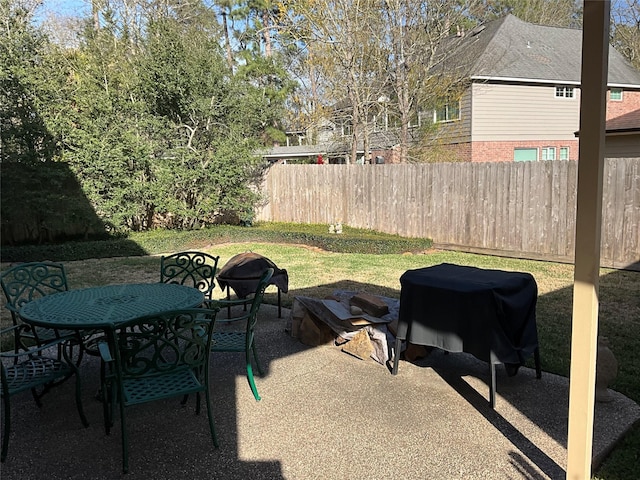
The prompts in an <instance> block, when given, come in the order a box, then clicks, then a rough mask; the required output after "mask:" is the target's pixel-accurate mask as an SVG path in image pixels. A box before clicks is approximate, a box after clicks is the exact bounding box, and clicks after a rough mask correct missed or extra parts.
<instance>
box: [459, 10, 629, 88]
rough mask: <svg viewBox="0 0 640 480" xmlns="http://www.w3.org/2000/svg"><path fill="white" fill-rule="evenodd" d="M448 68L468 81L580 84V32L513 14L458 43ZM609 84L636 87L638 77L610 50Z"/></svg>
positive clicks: (472, 32)
mask: <svg viewBox="0 0 640 480" xmlns="http://www.w3.org/2000/svg"><path fill="white" fill-rule="evenodd" d="M457 42H458V43H459V47H461V48H460V49H458V48H456V50H459V52H460V53H458V54H456V55H454V57H453V58H451V59H450V60H449V61H448V62H447V63H448V64H449V66H451V65H453V64H454V63H457V64H458V66H463V67H462V68H463V69H464V70H465V72H464V73H465V74H466V76H468V77H471V78H479V79H496V80H498V79H504V80H520V81H539V82H545V83H548V82H555V83H569V84H578V83H580V73H581V72H580V65H581V62H582V58H581V57H582V55H581V51H582V30H576V29H572V28H562V27H549V26H544V25H535V24H532V23H527V22H524V21H522V20H520V19H519V18H517V17H515V16H513V15H507V16H506V17H502V18H500V19H498V20H494V21H492V22H488V23H486V24H484V25H481V26H480V27H476V28H475V29H473V30H471V31H470V32H468V33H467V34H465V36H464V37H462V38H460V39H459V40H457ZM608 83H609V85H613V86H623V85H624V86H632V87H638V88H640V72H639V71H637V70H635V69H634V68H633V67H632V66H631V65H630V64H629V62H627V60H626V59H625V58H624V57H623V56H622V55H621V54H620V53H618V52H617V51H616V50H615V49H614V48H613V47H610V49H609V79H608Z"/></svg>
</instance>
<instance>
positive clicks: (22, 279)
mask: <svg viewBox="0 0 640 480" xmlns="http://www.w3.org/2000/svg"><path fill="white" fill-rule="evenodd" d="M0 285H2V291H3V292H4V296H5V297H6V299H7V305H9V306H10V307H12V308H13V309H15V310H18V309H20V307H22V305H24V304H25V303H27V302H30V301H31V300H35V299H36V298H40V297H43V296H45V295H49V294H52V293H57V292H64V291H66V290H68V289H69V288H68V285H67V275H66V273H65V270H64V266H63V265H62V264H61V263H54V262H30V263H22V264H20V265H16V266H15V267H11V268H10V269H9V270H7V271H5V272H2V274H0Z"/></svg>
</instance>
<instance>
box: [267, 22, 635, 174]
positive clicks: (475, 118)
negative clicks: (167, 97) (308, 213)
mask: <svg viewBox="0 0 640 480" xmlns="http://www.w3.org/2000/svg"><path fill="white" fill-rule="evenodd" d="M444 48H445V49H449V50H450V51H451V52H452V54H451V55H449V56H448V57H447V58H446V61H445V62H443V63H442V64H441V66H440V68H441V69H442V70H441V72H442V73H443V74H446V75H451V74H452V72H455V73H454V75H455V76H456V78H459V79H460V83H461V84H462V85H463V86H464V88H463V89H462V90H461V91H462V92H463V93H462V95H461V96H460V97H459V98H453V99H449V100H446V99H445V100H444V101H443V102H440V104H439V106H438V107H436V108H433V109H428V108H426V107H423V108H422V109H421V111H420V112H419V114H418V115H415V119H416V120H415V122H413V123H412V124H411V127H412V128H411V129H410V130H411V132H410V133H411V137H412V141H414V142H417V141H418V140H419V139H420V135H421V132H420V128H419V127H421V126H423V125H424V123H425V122H428V123H433V124H435V127H436V128H435V129H433V128H432V129H429V131H430V132H431V133H430V137H429V138H427V139H425V138H422V139H421V143H422V144H423V145H425V146H426V147H427V148H429V149H431V150H433V151H437V152H438V156H439V157H440V158H441V159H446V160H451V161H467V162H483V161H507V162H511V161H536V160H577V159H578V138H577V136H576V132H577V131H578V130H579V124H580V75H581V71H580V70H581V60H582V55H581V51H582V31H581V30H577V29H571V28H562V27H550V26H544V25H535V24H532V23H528V22H524V21H522V20H520V19H518V18H517V17H515V16H513V15H507V16H505V17H502V18H500V19H497V20H494V21H492V22H488V23H486V24H483V25H479V26H477V27H476V28H474V29H472V30H471V31H469V32H466V33H460V34H459V35H456V36H454V37H451V38H450V39H448V40H447V43H446V44H445V45H444ZM607 86H608V92H607V121H610V120H611V121H613V119H616V118H622V117H624V116H626V115H627V114H631V112H634V111H637V110H638V109H640V72H639V71H637V70H635V69H634V68H633V67H632V66H631V65H630V64H629V62H628V61H627V60H626V59H625V58H624V57H623V56H622V55H621V54H620V53H618V52H617V51H616V50H615V49H614V48H613V47H610V49H609V75H608V85H607ZM381 98H382V97H381ZM387 100H388V98H387ZM381 106H382V107H384V116H381V117H380V118H374V119H373V123H374V125H375V126H374V131H373V132H372V134H371V136H370V150H371V158H372V159H375V158H382V159H385V160H386V163H397V161H399V160H398V156H397V154H396V149H395V146H396V145H397V144H398V143H399V141H400V140H399V135H398V131H397V128H395V127H394V126H393V124H392V122H389V121H388V118H389V117H387V115H388V112H387V109H388V108H389V109H390V108H391V107H390V106H388V105H387V104H386V102H385V103H384V104H381ZM376 122H377V123H376ZM612 125H614V127H612V128H615V123H614V124H612ZM323 126H324V134H323V135H322V136H318V138H321V139H322V140H323V141H322V142H318V145H316V146H313V145H307V146H300V145H297V146H295V147H274V148H273V149H272V150H271V151H270V152H269V153H268V154H267V155H266V157H267V158H270V159H272V160H273V159H274V158H286V155H287V152H288V151H289V150H291V153H292V154H293V153H295V154H296V158H305V156H306V157H307V158H308V159H309V160H310V161H312V159H313V158H315V156H316V155H317V153H318V152H319V151H322V152H323V154H324V155H325V156H327V157H328V158H334V159H337V158H338V157H339V156H343V155H344V153H343V152H346V151H347V145H348V142H349V139H348V135H347V134H348V133H350V132H345V130H344V125H341V123H340V121H339V118H336V119H333V120H327V121H326V123H325V124H324V125H323ZM607 129H609V124H608V126H607ZM329 130H331V132H329ZM614 136H616V139H614V138H613V137H614ZM622 136H623V135H622V132H618V133H617V134H614V133H612V132H608V142H610V145H611V148H612V149H613V148H614V146H613V143H614V142H615V143H618V144H622V143H625V142H627V143H628V142H630V141H631V140H632V139H631V138H628V137H629V136H628V135H627V133H625V134H624V136H625V138H622ZM618 137H619V138H618ZM359 143H360V147H359V150H358V153H359V154H360V153H364V152H363V148H362V147H363V145H362V142H359ZM629 148H631V147H629ZM294 150H295V152H294ZM626 155H627V156H628V155H630V153H628V154H626ZM635 156H640V154H636V155H635ZM372 163H373V162H372Z"/></svg>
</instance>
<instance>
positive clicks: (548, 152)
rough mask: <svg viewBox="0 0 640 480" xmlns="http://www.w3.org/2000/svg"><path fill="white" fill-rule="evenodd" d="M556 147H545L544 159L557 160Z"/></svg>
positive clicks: (543, 151)
mask: <svg viewBox="0 0 640 480" xmlns="http://www.w3.org/2000/svg"><path fill="white" fill-rule="evenodd" d="M555 159H556V147H544V148H543V149H542V160H555Z"/></svg>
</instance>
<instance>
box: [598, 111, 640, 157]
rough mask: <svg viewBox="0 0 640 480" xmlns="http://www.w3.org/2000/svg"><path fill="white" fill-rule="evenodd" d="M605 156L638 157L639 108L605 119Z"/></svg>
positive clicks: (639, 152)
mask: <svg viewBox="0 0 640 480" xmlns="http://www.w3.org/2000/svg"><path fill="white" fill-rule="evenodd" d="M605 135H606V139H605V147H604V149H605V150H604V154H605V157H610V158H638V157H640V108H638V109H637V110H634V111H633V112H629V113H625V114H624V115H620V116H619V117H615V118H610V119H609V120H607V124H606V127H605Z"/></svg>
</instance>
